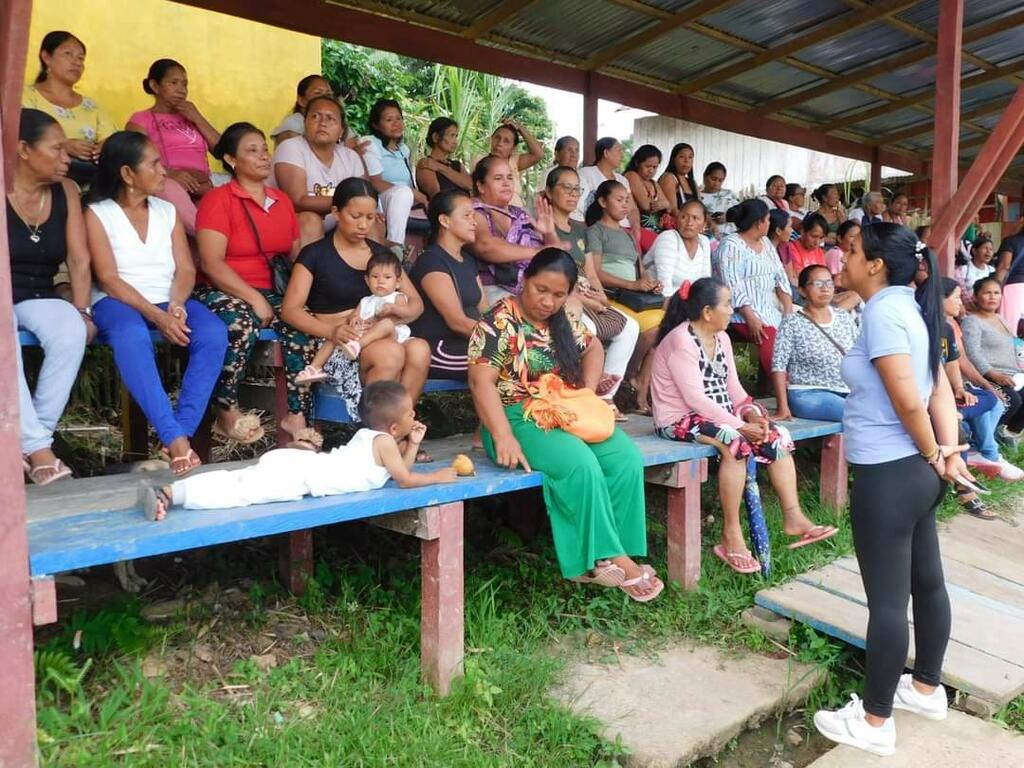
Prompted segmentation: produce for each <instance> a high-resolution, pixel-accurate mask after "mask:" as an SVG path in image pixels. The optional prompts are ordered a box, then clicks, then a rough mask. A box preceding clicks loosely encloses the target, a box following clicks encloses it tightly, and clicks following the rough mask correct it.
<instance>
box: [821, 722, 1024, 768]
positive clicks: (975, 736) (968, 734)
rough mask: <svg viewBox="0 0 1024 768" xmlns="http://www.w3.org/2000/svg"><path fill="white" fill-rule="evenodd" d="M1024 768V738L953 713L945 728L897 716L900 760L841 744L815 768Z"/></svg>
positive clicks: (944, 724)
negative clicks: (878, 755) (1017, 767)
mask: <svg viewBox="0 0 1024 768" xmlns="http://www.w3.org/2000/svg"><path fill="white" fill-rule="evenodd" d="M1021 765H1024V736H1022V735H1020V734H1018V733H1016V732H1014V731H1010V730H1007V729H1004V728H1001V727H1000V726H999V725H997V724H995V723H993V722H988V721H985V720H980V719H978V718H976V717H971V716H970V715H965V714H964V713H963V712H956V711H951V712H950V713H949V717H948V718H946V719H945V720H944V721H942V722H940V723H936V722H932V721H931V720H925V719H924V718H923V717H917V716H916V715H912V714H910V713H909V712H899V711H897V712H896V754H895V755H892V756H890V757H876V756H875V755H871V754H868V753H867V752H864V751H862V750H859V749H854V748H853V747H848V746H845V745H843V744H840V745H839V746H837V747H836V748H835V749H833V750H831V751H829V752H827V753H826V754H824V755H822V756H821V757H819V758H818V759H817V760H815V761H814V762H813V763H811V765H810V766H809V768H875V766H877V768H883V767H884V768H926V767H927V766H934V768H985V767H987V768H1011V766H1021Z"/></svg>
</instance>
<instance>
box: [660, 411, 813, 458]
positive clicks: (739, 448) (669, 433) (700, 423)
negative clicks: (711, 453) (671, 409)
mask: <svg viewBox="0 0 1024 768" xmlns="http://www.w3.org/2000/svg"><path fill="white" fill-rule="evenodd" d="M655 432H657V434H658V437H663V438H665V439H666V440H677V441H679V442H682V443H695V442H697V438H698V437H707V438H711V439H712V440H717V441H718V442H720V443H724V444H725V445H727V446H729V452H730V453H732V455H733V456H734V457H735V458H737V459H741V458H742V459H746V458H749V457H750V456H753V457H754V460H755V461H757V462H758V463H760V464H771V463H772V462H774V461H776V460H778V459H779V458H780V457H782V456H786V455H788V454H790V453H792V452H793V447H794V446H793V438H792V437H791V436H790V434H789V430H788V429H786V428H785V427H783V426H780V425H778V424H776V423H775V422H772V423H771V429H769V430H768V439H767V440H765V441H764V442H763V443H760V444H755V443H751V442H750V441H749V440H747V438H745V437H744V436H743V435H741V434H740V433H739V431H737V430H736V429H733V428H732V427H729V426H726V425H724V424H719V423H717V422H715V421H712V420H711V419H706V418H704V417H703V416H701V415H699V414H696V413H691V414H688V415H686V416H684V417H683V418H681V419H680V420H679V421H677V422H676V423H675V424H669V425H668V426H665V427H657V428H655Z"/></svg>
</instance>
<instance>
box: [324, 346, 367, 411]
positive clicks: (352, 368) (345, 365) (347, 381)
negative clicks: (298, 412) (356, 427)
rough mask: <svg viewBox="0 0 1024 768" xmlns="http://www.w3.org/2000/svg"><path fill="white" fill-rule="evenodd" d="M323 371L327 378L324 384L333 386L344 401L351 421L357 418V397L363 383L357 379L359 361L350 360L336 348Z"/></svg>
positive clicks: (360, 392) (360, 395)
mask: <svg viewBox="0 0 1024 768" xmlns="http://www.w3.org/2000/svg"><path fill="white" fill-rule="evenodd" d="M324 373H326V374H327V376H328V380H327V381H326V382H325V385H330V386H331V387H333V388H334V389H335V390H336V391H337V393H338V394H339V395H341V399H342V400H343V401H344V402H345V408H346V409H347V410H348V414H349V416H350V417H351V418H352V420H353V421H356V420H358V416H357V413H358V409H359V398H360V397H362V394H363V384H362V382H361V381H360V380H359V361H358V360H350V359H349V358H348V357H346V356H345V355H344V353H342V351H341V350H340V349H338V348H335V350H334V352H332V353H331V356H330V357H329V358H327V362H326V363H324Z"/></svg>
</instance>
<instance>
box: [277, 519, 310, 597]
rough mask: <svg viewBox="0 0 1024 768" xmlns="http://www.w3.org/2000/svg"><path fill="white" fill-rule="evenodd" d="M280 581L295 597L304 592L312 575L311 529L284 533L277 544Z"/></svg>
mask: <svg viewBox="0 0 1024 768" xmlns="http://www.w3.org/2000/svg"><path fill="white" fill-rule="evenodd" d="M278 547H279V549H278V555H279V557H278V565H279V568H280V572H281V581H282V582H284V586H285V588H286V589H287V590H288V591H289V592H291V593H292V594H293V595H295V596H296V597H298V596H301V595H304V594H305V593H306V583H307V582H308V581H309V580H310V579H311V578H312V577H313V530H312V529H311V528H307V529H306V530H304V531H293V532H292V533H286V534H284V535H283V536H282V537H281V539H280V544H279V545H278Z"/></svg>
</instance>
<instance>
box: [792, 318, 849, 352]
mask: <svg viewBox="0 0 1024 768" xmlns="http://www.w3.org/2000/svg"><path fill="white" fill-rule="evenodd" d="M796 314H798V315H799V316H800V317H802V318H803V319H804V320H806V321H807V322H809V323H811V325H813V326H814V327H815V328H817V329H818V330H819V331H821V333H822V334H823V335H824V336H825V338H826V339H828V340H829V341H831V342H832V346H833V347H835V348H836V349H838V350H839V354H840V356H842V357H845V356H846V350H845V349H843V346H842V345H841V344H840V343H839V342H838V341H836V340H835V339H834V338H833V337H832V334H831V333H829V332H828V331H826V330H825V329H824V328H822V327H821V326H820V325H819V324H818V321H817V320H815V319H814V318H811V317H808V316H807V315H805V314H804V313H803V312H797V313H796Z"/></svg>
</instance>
